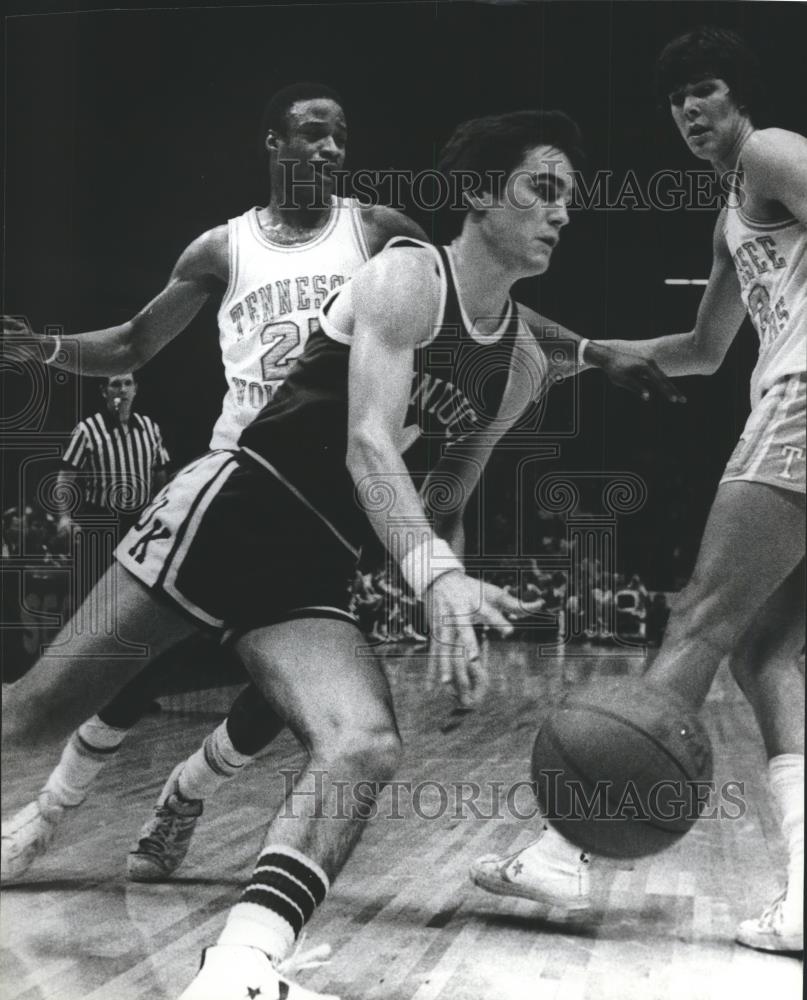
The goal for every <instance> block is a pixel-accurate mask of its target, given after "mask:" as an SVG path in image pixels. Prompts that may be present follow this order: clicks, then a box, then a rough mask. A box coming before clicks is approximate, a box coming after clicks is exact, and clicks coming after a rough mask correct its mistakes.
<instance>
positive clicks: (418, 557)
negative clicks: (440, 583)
mask: <svg viewBox="0 0 807 1000" xmlns="http://www.w3.org/2000/svg"><path fill="white" fill-rule="evenodd" d="M455 569H458V570H459V571H460V572H461V573H464V572H465V570H464V569H463V565H462V563H461V562H460V560H459V559H458V558H457V557H456V556H455V555H454V553H453V551H452V550H451V546H450V545H449V544H448V542H446V541H445V540H444V539H442V538H437V537H435V536H432V537H431V538H427V539H426V541H424V542H421V543H420V545H416V546H415V547H414V548H413V549H410V550H409V551H408V552H407V553H406V555H405V556H404V557H403V559H402V560H401V572H402V573H403V576H404V579H405V580H406V582H407V583H408V584H409V586H410V587H411V588H412V590H413V591H414V592H415V597H417V599H418V600H419V601H420V600H422V599H423V595H424V594H425V593H426V591H427V590H428V589H429V587H431V585H432V584H433V583H434V581H435V580H436V579H437V577H438V576H443V575H444V574H445V573H450V572H452V570H455Z"/></svg>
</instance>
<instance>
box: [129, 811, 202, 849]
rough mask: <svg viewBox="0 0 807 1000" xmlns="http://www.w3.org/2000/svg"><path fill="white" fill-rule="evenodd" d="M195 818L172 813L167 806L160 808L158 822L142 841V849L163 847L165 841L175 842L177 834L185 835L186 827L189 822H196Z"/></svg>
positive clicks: (157, 816)
mask: <svg viewBox="0 0 807 1000" xmlns="http://www.w3.org/2000/svg"><path fill="white" fill-rule="evenodd" d="M195 819H196V817H195V816H180V815H179V814H178V813H175V812H172V810H171V809H169V808H167V807H166V806H160V807H159V809H158V810H157V815H156V820H157V822H156V823H155V825H154V828H153V830H152V831H151V832H150V833H149V834H148V835H147V836H145V837H143V838H142V840H141V841H140V845H141V847H144V846H146V845H155V846H158V847H159V846H161V844H162V841H163V840H174V839H175V838H176V835H177V833H180V834H181V833H184V829H183V827H184V826H187V825H188V823H187V821H188V820H195Z"/></svg>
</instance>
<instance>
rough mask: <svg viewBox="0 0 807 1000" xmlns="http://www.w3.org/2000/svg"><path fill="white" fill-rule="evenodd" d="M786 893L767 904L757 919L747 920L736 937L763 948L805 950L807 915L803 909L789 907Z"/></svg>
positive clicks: (746, 944)
mask: <svg viewBox="0 0 807 1000" xmlns="http://www.w3.org/2000/svg"><path fill="white" fill-rule="evenodd" d="M785 897H786V893H784V892H783V893H782V895H781V896H778V897H777V898H776V899H775V900H774V901H773V902H772V903H771V905H770V906H767V907H765V909H764V910H763V911H762V913H761V914H760V916H759V917H757V918H756V920H743V922H742V923H741V924H740V926H739V927H738V928H737V934H736V939H737V941H739V942H740V944H744V945H745V946H746V948H757V949H758V950H759V951H804V918H803V915H802V913H801V911H800V910H799V911H798V912H797V913H792V912H789V911H792V909H793V908H792V907H790V908H786V907H785Z"/></svg>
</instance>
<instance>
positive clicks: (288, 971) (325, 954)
mask: <svg viewBox="0 0 807 1000" xmlns="http://www.w3.org/2000/svg"><path fill="white" fill-rule="evenodd" d="M305 936H306V935H305V931H303V933H302V934H301V935H300V939H299V941H298V942H297V944H296V945H295V946H294V951H293V952H292V953H291V955H289V957H288V958H284V959H283V961H282V962H278V964H277V965H276V966H275V968H276V969H277V971H278V972H279V973H280V975H281V976H286V977H287V978H291V977H292V976H296V975H297V973H298V972H302V971H303V970H304V969H318V968H320V967H321V966H323V965H327V964H328V962H329V960H330V957H331V946H330V945H329V944H319V945H317V946H316V947H315V948H309V949H308V950H307V951H303V944H304V943H305Z"/></svg>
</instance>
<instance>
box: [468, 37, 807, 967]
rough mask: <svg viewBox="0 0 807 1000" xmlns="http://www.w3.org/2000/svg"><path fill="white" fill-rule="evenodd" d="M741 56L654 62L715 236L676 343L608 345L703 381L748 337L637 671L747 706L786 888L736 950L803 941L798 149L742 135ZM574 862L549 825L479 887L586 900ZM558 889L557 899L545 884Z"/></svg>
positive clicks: (802, 278)
mask: <svg viewBox="0 0 807 1000" xmlns="http://www.w3.org/2000/svg"><path fill="white" fill-rule="evenodd" d="M757 80H758V66H757V62H756V59H755V57H754V55H753V54H752V53H751V52H750V51H749V49H748V48H747V47H746V45H745V43H744V42H743V41H742V39H740V38H739V37H738V36H737V35H736V34H735V33H734V32H732V31H726V30H724V29H721V28H711V27H704V28H699V29H697V30H695V31H692V32H690V33H688V34H686V35H683V36H681V37H680V38H677V39H675V40H674V41H672V42H671V43H670V44H669V45H668V46H667V47H666V48H665V49H664V50H663V52H662V53H661V55H660V57H659V60H658V64H657V81H658V89H659V95H660V97H661V98H662V99H663V100H665V101H667V100H668V101H669V104H670V109H671V112H672V118H673V121H674V123H675V125H676V127H677V128H678V130H679V132H680V133H681V136H682V138H683V139H684V141H685V142H686V144H687V146H688V147H689V149H691V150H692V152H693V153H694V154H695V156H697V157H698V158H699V159H702V160H706V161H708V162H709V163H711V164H712V166H713V167H714V169H715V170H716V171H717V172H718V173H719V174H720V175H721V177H724V178H727V179H728V177H731V196H730V198H729V201H728V204H727V205H726V207H725V208H724V209H723V210H722V211H721V213H720V215H719V217H718V220H717V224H716V226H715V231H714V239H713V248H714V259H713V264H712V272H711V275H710V277H709V284H708V286H707V288H706V291H705V292H704V296H703V300H702V302H701V305H700V308H699V310H698V315H697V319H696V322H695V327H694V329H693V330H692V331H691V332H689V333H682V334H677V335H674V336H668V337H661V338H659V339H657V340H650V341H636V342H621V341H610V342H609V344H611V345H613V346H617V347H619V348H621V349H624V350H628V351H636V352H637V353H639V354H640V355H641V356H642V357H645V358H648V359H653V360H655V361H656V362H657V363H658V364H659V365H660V366H661V367H662V368H663V369H664V370H665V371H666V372H668V373H669V374H672V375H693V374H704V375H707V374H710V373H711V372H714V371H715V370H716V369H717V368H718V367H719V366H720V363H721V362H722V360H723V358H724V357H725V355H726V352H727V350H728V348H729V345H730V344H731V342H732V340H733V339H734V337H735V335H736V333H737V330H738V328H739V326H740V324H741V322H742V320H743V318H744V316H745V314H746V312H747V313H748V315H749V316H750V317H751V320H752V322H753V324H754V326H755V328H756V331H757V333H758V335H759V341H760V349H759V359H758V361H757V364H756V367H755V369H754V372H753V375H752V377H751V404H752V410H751V415H750V417H749V418H748V422H747V423H746V426H745V429H744V431H743V433H742V435H741V437H740V441H739V443H738V445H737V448H736V449H735V451H734V454H733V455H732V456H731V458H730V459H729V463H728V465H727V467H726V470H725V472H724V474H723V477H722V479H721V481H720V486H719V487H718V491H717V495H716V497H715V501H714V503H713V505H712V510H711V513H710V515H709V519H708V522H707V525H706V529H705V532H704V535H703V539H702V542H701V548H700V552H699V555H698V559H697V563H696V566H695V570H694V573H693V576H692V579H691V580H690V582H689V584H688V586H687V587H686V588H685V589H684V590H683V591H682V592H681V594H680V595H679V596H678V599H677V601H676V603H675V606H674V608H673V611H672V615H671V617H670V621H669V625H668V627H667V632H666V636H665V639H664V642H663V644H662V647H661V649H660V651H659V654H658V657H657V658H656V660H655V662H654V663H653V665H652V666H651V667H650V669H649V671H648V673H647V677H648V679H649V680H651V681H652V682H654V683H659V684H666V685H668V686H670V687H672V688H674V689H675V690H676V691H678V692H679V693H680V694H681V695H683V696H685V697H686V698H687V699H688V700H689V701H690V702H691V703H692V704H693V705H696V706H700V705H702V704H703V701H704V699H705V698H706V695H707V693H708V691H709V687H710V685H711V683H712V680H713V679H714V675H715V672H716V670H717V667H718V665H719V664H720V662H721V660H722V659H723V658H724V657H726V656H727V657H729V663H730V666H731V670H732V673H733V674H734V677H735V678H736V680H737V682H738V683H739V685H740V687H741V688H742V690H743V691H744V693H745V694H746V696H747V698H748V700H749V702H750V703H751V706H752V707H753V710H754V713H755V716H756V719H757V723H758V725H759V728H760V731H761V734H762V738H763V741H764V743H765V749H766V752H767V755H768V769H769V775H770V780H771V788H772V792H773V797H774V799H775V801H776V803H777V806H778V808H779V811H780V812H781V814H782V827H783V832H784V837H785V843H786V848H787V886H786V889H785V891H784V892H783V893H782V894H781V895H780V896H779V897H778V898H777V899H776V900H774V902H773V903H772V904H771V905H770V906H769V907H767V908H766V909H765V910H764V911H763V913H762V915H761V916H760V917H759V918H757V919H754V920H746V921H744V922H743V923H741V924H740V927H739V929H738V932H737V940H738V941H739V942H740V943H742V944H744V945H748V946H750V947H752V948H760V949H764V950H767V951H801V950H803V947H804V930H803V895H804V668H803V660H802V656H803V649H804V631H805V630H804V608H805V590H804V565H805V564H804V554H805V529H804V508H805V503H804V498H805V452H807V447H806V445H805V387H806V386H807V375H805V367H806V361H807V359H806V357H805V353H806V352H807V139H805V138H804V137H803V136H801V135H797V134H795V133H793V132H787V131H784V130H782V129H777V128H770V129H757V128H756V127H755V125H754V114H755V111H756V105H757V101H758V98H759V92H758V84H757ZM585 861H586V859H585V857H584V858H583V860H582V861H581V857H580V851H579V849H578V848H575V847H573V846H572V845H570V844H569V843H568V842H567V841H564V840H563V838H562V837H560V835H559V834H558V833H556V832H555V831H552V830H550V831H548V832H546V833H545V834H544V835H543V836H542V837H541V838H540V839H539V840H538V841H537V842H536V843H534V844H533V845H530V846H529V847H527V848H525V849H524V850H523V851H520V852H518V854H516V855H513V856H511V857H509V858H494V857H488V858H482V859H480V860H479V861H478V862H477V863H476V864H475V865H474V866H473V868H472V869H471V877H472V879H473V880H474V881H475V882H476V883H477V884H478V885H481V886H482V887H483V888H486V889H488V890H490V891H492V892H497V893H500V894H505V895H518V896H526V897H527V898H532V899H536V900H538V901H546V899H547V896H548V895H549V896H551V897H558V896H563V895H565V896H566V897H567V898H568V900H569V902H570V903H571V904H572V905H571V906H570V908H584V907H585V906H586V905H587V897H588V885H587V871H585ZM561 885H565V886H566V889H565V890H563V889H562V888H559V887H560V886H561Z"/></svg>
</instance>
